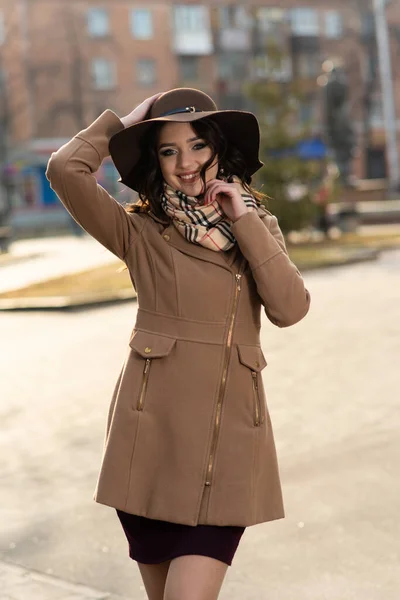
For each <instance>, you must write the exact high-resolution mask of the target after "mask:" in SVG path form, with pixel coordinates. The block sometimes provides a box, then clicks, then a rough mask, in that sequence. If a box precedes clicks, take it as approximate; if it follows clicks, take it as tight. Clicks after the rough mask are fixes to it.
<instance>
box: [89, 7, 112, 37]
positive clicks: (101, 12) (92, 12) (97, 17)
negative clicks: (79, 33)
mask: <svg viewBox="0 0 400 600" xmlns="http://www.w3.org/2000/svg"><path fill="white" fill-rule="evenodd" d="M87 25H88V32H89V35H90V36H91V37H105V36H107V35H108V34H109V33H110V22H109V17H108V10H107V9H106V8H89V10H88V12H87Z"/></svg>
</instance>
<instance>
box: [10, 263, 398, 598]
mask: <svg viewBox="0 0 400 600" xmlns="http://www.w3.org/2000/svg"><path fill="white" fill-rule="evenodd" d="M399 275H400V253H399V251H392V252H388V253H383V254H382V256H381V258H380V260H379V261H377V262H372V263H365V264H360V265H355V266H349V267H341V268H338V269H335V270H329V271H328V270H321V271H316V272H313V273H309V274H307V275H306V281H307V284H308V287H309V288H310V290H311V294H312V308H311V312H310V314H309V315H308V317H307V318H306V319H305V320H304V321H302V322H301V323H300V324H298V325H297V326H295V327H292V328H288V329H284V330H279V329H277V328H275V327H273V326H272V325H271V324H270V323H268V322H267V321H265V322H264V328H263V348H264V352H265V356H266V359H267V362H268V366H267V368H266V369H265V371H264V381H265V385H266V389H267V394H268V402H269V408H270V411H271V416H272V420H273V423H274V428H275V436H276V441H277V447H278V454H279V459H280V467H281V474H282V479H283V488H284V496H285V504H286V512H287V518H286V519H285V520H283V521H279V522H275V523H269V524H268V523H267V524H263V525H259V526H256V527H253V528H250V529H248V530H247V531H246V533H245V536H244V538H243V541H242V543H241V546H240V547H239V550H238V553H237V555H236V557H235V560H234V563H233V566H232V568H231V569H229V571H228V576H227V580H226V583H225V585H224V588H223V591H222V593H221V599H222V600H228V599H229V600H339V599H345V600H398V598H399V589H400V571H399V568H398V565H399V543H398V541H399V539H400V525H399V519H398V498H399V483H398V464H399V461H400V446H399V444H398V427H397V418H398V414H399V388H400V372H399V369H398V356H399V352H400V286H399V285H398V282H399ZM135 312H136V302H132V303H128V304H123V305H118V306H108V307H104V308H96V309H92V310H81V311H79V310H76V311H68V312H19V313H1V314H0V328H1V332H2V341H3V352H2V360H1V362H0V381H1V398H2V402H1V406H0V419H1V423H2V430H1V433H0V473H1V478H2V482H1V487H0V506H1V524H2V526H1V531H0V561H3V567H2V566H1V563H0V585H1V586H2V589H5V590H6V592H5V594H6V595H5V596H2V595H1V594H0V597H1V599H2V600H6V599H7V600H20V599H23V600H36V598H38V599H39V598H40V600H58V599H60V600H84V599H86V598H87V599H89V598H97V599H98V600H100V599H106V598H109V599H113V600H116V599H117V598H118V599H119V600H127V599H128V598H129V599H130V600H144V598H145V597H146V596H145V593H144V590H143V587H141V581H140V578H139V574H138V571H137V568H136V566H135V565H134V563H132V561H130V559H129V558H128V553H127V544H126V541H125V538H124V536H123V533H122V530H121V528H120V525H119V523H118V521H117V518H116V515H115V512H114V511H113V510H112V509H110V508H107V507H104V506H100V505H97V504H95V503H94V502H93V500H92V495H93V491H94V487H95V484H96V477H97V473H98V469H99V465H100V459H101V452H102V444H103V433H104V427H105V421H106V415H107V409H108V404H109V401H110V398H111V394H112V390H113V387H114V383H115V381H116V379H117V376H118V372H119V368H120V366H121V363H122V361H123V359H124V356H125V352H126V347H127V342H128V338H129V335H130V332H131V329H132V327H133V325H134V321H135ZM5 340H7V342H5ZM4 563H5V564H4ZM8 564H10V565H17V566H18V568H16V569H14V566H12V567H7V565H8ZM19 567H21V569H19ZM25 569H28V570H34V572H35V573H36V572H39V573H40V574H42V579H40V576H39V578H38V579H37V580H36V583H35V585H36V588H35V589H36V595H35V592H32V589H33V588H32V585H31V587H29V588H28V584H27V577H26V574H27V571H25ZM24 574H25V575H24ZM46 578H47V579H46ZM11 580H12V581H11ZM13 581H15V585H14V584H13V583H12V582H13ZM4 582H5V583H4ZM7 582H8V583H7ZM10 582H11V583H10ZM24 582H25V583H24ZM57 582H58V583H59V585H58V584H57V585H55V583H57ZM65 582H67V583H65ZM53 584H54V585H53ZM78 584H79V585H83V586H85V587H84V588H81V587H79V585H78ZM7 585H8V587H7ZM13 585H14V587H13ZM24 585H25V587H24ZM40 585H42V588H41V590H42V591H41V592H38V591H37V590H38V589H39V587H38V586H40ZM24 590H25V591H24ZM109 594H111V595H109Z"/></svg>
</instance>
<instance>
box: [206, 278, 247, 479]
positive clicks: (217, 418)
mask: <svg viewBox="0 0 400 600" xmlns="http://www.w3.org/2000/svg"><path fill="white" fill-rule="evenodd" d="M235 279H236V286H235V296H234V300H233V305H232V312H231V318H230V323H229V330H228V336H227V339H226V346H225V361H224V368H223V371H222V378H221V384H220V388H219V394H218V403H217V411H216V414H215V421H214V432H213V437H212V442H211V451H210V455H209V459H208V467H207V476H206V482H205V485H206V486H209V485H211V480H212V474H213V468H214V459H215V451H216V449H217V441H218V433H219V428H220V424H221V413H222V403H223V398H224V393H225V387H226V379H227V375H228V365H229V357H230V352H231V346H232V337H233V327H234V325H235V319H236V311H237V305H238V300H239V294H240V290H241V287H240V280H241V279H242V275H241V273H237V274H236V275H235Z"/></svg>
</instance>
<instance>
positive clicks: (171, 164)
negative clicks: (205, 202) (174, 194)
mask: <svg viewBox="0 0 400 600" xmlns="http://www.w3.org/2000/svg"><path fill="white" fill-rule="evenodd" d="M157 154H158V159H159V161H160V168H161V172H162V175H163V178H164V180H165V181H166V182H167V183H168V184H169V185H170V186H171V187H172V188H173V189H174V190H179V191H181V192H183V193H184V194H186V195H187V196H200V195H201V194H202V193H204V191H205V190H203V182H202V180H201V178H200V171H201V169H202V167H203V165H204V164H205V163H206V162H207V161H208V160H209V159H210V158H211V156H212V149H211V148H210V146H209V145H207V142H206V141H205V140H203V139H202V138H200V137H198V134H197V133H196V132H195V131H194V129H192V126H191V125H190V123H166V125H164V126H163V128H162V129H161V131H160V135H159V138H158V146H157ZM217 173H218V161H217V159H215V162H214V164H213V165H211V166H210V167H209V168H208V169H207V172H206V182H207V181H210V180H211V179H216V177H217Z"/></svg>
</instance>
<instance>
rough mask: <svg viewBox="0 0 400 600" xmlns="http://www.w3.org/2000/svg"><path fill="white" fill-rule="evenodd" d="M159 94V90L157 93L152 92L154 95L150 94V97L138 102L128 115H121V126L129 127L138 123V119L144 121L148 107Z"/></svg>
mask: <svg viewBox="0 0 400 600" xmlns="http://www.w3.org/2000/svg"><path fill="white" fill-rule="evenodd" d="M161 94H162V92H159V93H158V94H154V96H150V98H146V100H144V101H143V102H142V103H141V104H139V106H137V107H136V108H134V109H133V111H132V112H130V113H129V115H126V116H125V117H121V122H122V124H123V126H124V127H125V128H126V127H130V126H131V125H135V123H140V121H144V119H145V117H146V115H147V113H148V112H149V110H150V108H151V107H152V105H153V104H154V102H155V101H156V100H157V98H159V97H160V96H161Z"/></svg>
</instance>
